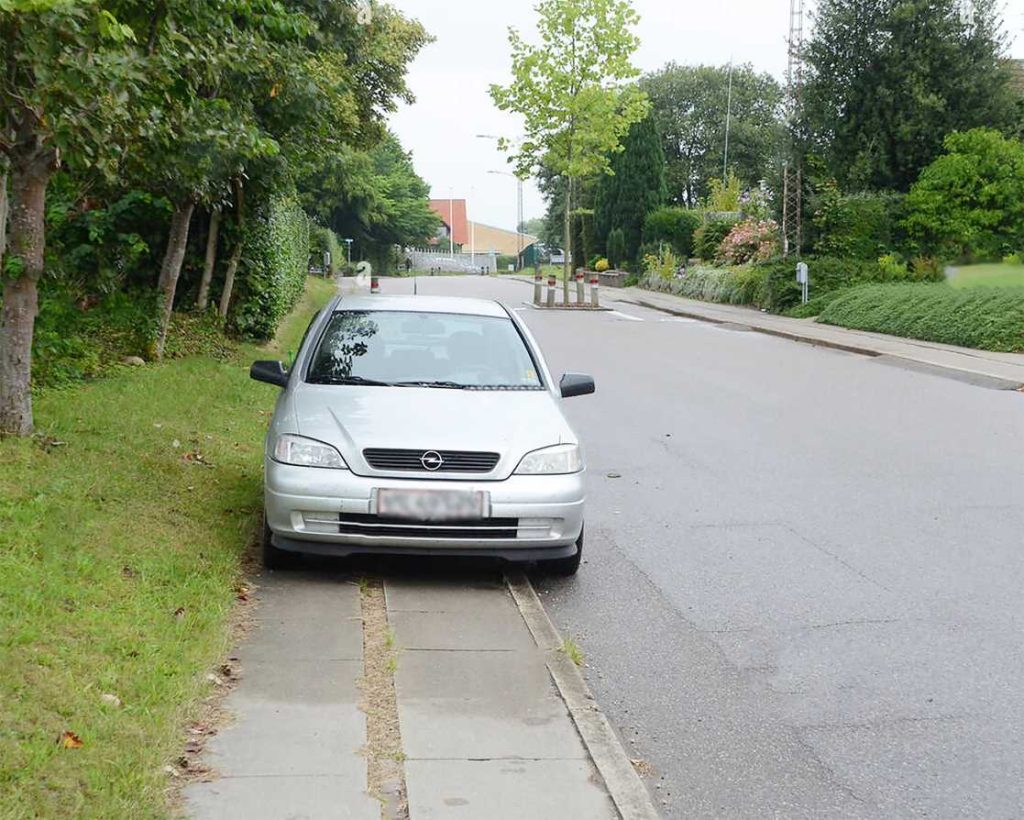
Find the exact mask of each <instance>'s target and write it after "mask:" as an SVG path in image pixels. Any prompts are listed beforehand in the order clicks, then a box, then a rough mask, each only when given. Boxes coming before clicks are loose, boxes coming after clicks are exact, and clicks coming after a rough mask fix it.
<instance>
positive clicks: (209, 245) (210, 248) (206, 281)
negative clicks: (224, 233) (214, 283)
mask: <svg viewBox="0 0 1024 820" xmlns="http://www.w3.org/2000/svg"><path fill="white" fill-rule="evenodd" d="M219 235H220V208H214V209H213V210H212V211H211V212H210V231H209V233H207V235H206V261H205V263H204V264H203V278H202V280H201V281H200V282H199V298H198V299H196V307H197V308H199V310H206V306H207V304H208V303H209V301H210V281H211V280H212V279H213V268H214V265H216V264H217V238H218V236H219Z"/></svg>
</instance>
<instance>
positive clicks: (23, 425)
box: [0, 146, 57, 436]
mask: <svg viewBox="0 0 1024 820" xmlns="http://www.w3.org/2000/svg"><path fill="white" fill-rule="evenodd" d="M56 164H57V156H56V153H55V152H54V151H52V150H45V149H39V148H37V147H35V146H33V147H29V148H26V149H25V150H24V151H23V152H22V151H17V153H16V154H15V155H14V156H13V157H12V160H11V168H10V182H11V202H10V221H11V230H10V236H9V239H10V251H11V256H16V257H18V259H19V260H20V265H21V270H20V272H19V273H18V275H17V276H16V277H14V278H10V279H6V281H5V283H4V304H3V311H2V312H0V434H13V435H17V436H27V435H31V433H32V333H33V330H34V328H35V320H36V312H37V310H38V305H39V297H38V291H37V288H36V283H37V282H38V281H39V277H40V276H42V275H43V251H44V248H45V241H46V229H45V214H46V187H47V185H49V183H50V177H51V176H52V175H53V171H54V169H55V168H56Z"/></svg>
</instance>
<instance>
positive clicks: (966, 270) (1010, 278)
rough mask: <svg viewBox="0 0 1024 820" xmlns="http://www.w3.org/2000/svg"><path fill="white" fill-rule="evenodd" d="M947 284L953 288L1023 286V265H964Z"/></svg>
mask: <svg viewBox="0 0 1024 820" xmlns="http://www.w3.org/2000/svg"><path fill="white" fill-rule="evenodd" d="M949 283H950V284H951V285H952V286H953V287H955V288H975V287H1014V286H1024V265H1006V264H1002V263H996V264H991V265H965V266H963V267H958V268H957V269H956V273H955V275H954V276H953V278H952V279H950V280H949Z"/></svg>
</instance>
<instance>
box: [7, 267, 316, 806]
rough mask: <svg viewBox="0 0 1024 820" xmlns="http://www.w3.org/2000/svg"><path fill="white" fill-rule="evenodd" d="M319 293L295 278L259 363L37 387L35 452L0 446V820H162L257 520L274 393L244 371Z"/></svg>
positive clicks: (226, 362)
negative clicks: (172, 766) (298, 290)
mask: <svg viewBox="0 0 1024 820" xmlns="http://www.w3.org/2000/svg"><path fill="white" fill-rule="evenodd" d="M332 292H333V284H332V283H331V282H327V281H324V280H312V279H311V280H309V282H308V287H307V291H306V295H305V297H304V300H303V302H302V304H301V305H300V307H299V308H298V309H297V310H296V311H295V312H294V313H293V314H292V316H291V317H289V319H288V320H287V321H286V323H285V326H284V327H283V328H282V332H281V334H280V335H279V337H278V341H277V342H276V343H274V344H272V345H270V346H268V347H267V348H257V347H255V346H251V345H245V346H241V347H239V348H238V349H237V350H236V351H235V352H234V354H231V355H228V356H227V357H221V358H214V357H209V356H197V357H193V358H186V359H181V360H178V361H172V362H168V363H165V364H158V365H146V366H145V367H142V368H139V369H136V370H124V371H123V372H120V373H117V374H115V375H113V376H111V377H109V378H106V379H101V380H98V381H95V382H92V383H88V384H83V385H79V386H76V387H73V388H69V389H66V390H50V391H44V392H43V393H42V394H41V395H40V396H38V398H37V401H36V421H37V428H38V431H39V436H38V437H37V438H36V439H35V440H29V441H25V440H5V441H0V703H2V709H3V719H2V720H0V816H3V817H5V818H6V817H18V818H20V817H25V818H28V817H105V818H106V817H110V818H114V817H125V818H128V817H132V818H134V817H161V816H166V815H167V814H168V813H169V809H168V806H167V796H166V795H167V786H168V777H167V775H166V774H165V772H164V766H166V765H167V764H168V763H170V762H172V761H173V759H174V758H175V757H176V756H177V755H178V754H179V753H180V750H181V748H182V746H183V744H184V742H185V736H184V732H183V726H184V725H185V723H186V722H187V721H188V720H190V719H191V718H193V717H195V716H196V715H197V714H198V705H197V704H198V702H199V701H200V699H201V698H202V697H203V696H204V695H205V694H206V693H207V691H208V688H209V687H210V685H211V684H209V683H208V682H206V680H205V675H206V673H207V672H208V671H209V670H210V669H211V668H212V667H213V665H214V664H215V663H216V662H217V661H218V659H219V658H221V657H222V655H223V653H224V652H225V650H226V648H227V643H228V638H229V635H228V629H227V626H228V622H229V620H228V619H229V615H230V614H231V611H232V607H233V606H234V604H235V600H236V595H237V593H236V590H237V588H238V584H239V582H240V581H241V579H242V572H241V559H242V556H243V554H244V552H245V550H246V546H247V544H248V543H250V541H251V540H252V537H253V534H254V532H255V528H256V524H257V521H258V517H259V513H260V507H261V490H260V481H261V465H260V453H261V449H262V436H263V433H264V430H265V428H266V425H267V421H268V414H269V411H270V410H271V408H272V406H273V402H274V399H275V391H274V389H273V388H271V387H268V386H267V385H262V384H257V383H256V382H252V381H250V380H249V378H248V372H247V371H248V364H249V363H250V362H251V360H252V359H253V358H257V357H262V358H278V357H280V358H283V357H284V356H285V353H284V351H288V350H294V349H295V348H296V346H297V345H298V342H299V339H300V338H301V335H302V333H303V331H304V330H305V328H306V324H307V322H308V319H309V318H310V316H311V314H312V312H313V310H314V308H316V307H318V306H319V305H320V304H323V303H324V302H326V300H327V299H328V298H329V297H330V295H331V294H332ZM104 695H108V696H110V695H112V696H115V697H116V698H117V699H118V700H119V704H118V703H111V702H109V701H110V698H109V697H108V698H106V699H104V697H103V696H104ZM64 732H73V733H74V734H75V735H76V736H77V737H78V738H80V740H81V743H82V745H81V747H80V748H65V747H64V746H63V745H59V744H58V742H57V741H58V737H60V736H61V735H62V733H64Z"/></svg>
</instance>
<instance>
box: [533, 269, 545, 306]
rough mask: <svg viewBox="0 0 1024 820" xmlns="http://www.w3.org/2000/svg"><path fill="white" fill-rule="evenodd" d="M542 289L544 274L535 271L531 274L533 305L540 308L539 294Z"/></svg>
mask: <svg viewBox="0 0 1024 820" xmlns="http://www.w3.org/2000/svg"><path fill="white" fill-rule="evenodd" d="M543 288H544V274H543V273H541V272H540V271H536V272H535V273H534V274H533V303H534V304H535V305H536V306H537V307H540V292H541V290H543Z"/></svg>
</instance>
